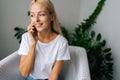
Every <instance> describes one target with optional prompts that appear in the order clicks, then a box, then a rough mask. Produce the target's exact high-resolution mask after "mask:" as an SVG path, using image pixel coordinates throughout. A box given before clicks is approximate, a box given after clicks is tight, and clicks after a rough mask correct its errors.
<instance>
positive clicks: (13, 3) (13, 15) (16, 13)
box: [0, 0, 29, 59]
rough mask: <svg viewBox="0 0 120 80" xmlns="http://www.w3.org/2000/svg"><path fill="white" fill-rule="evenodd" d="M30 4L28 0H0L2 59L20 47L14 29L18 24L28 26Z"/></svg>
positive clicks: (0, 54) (0, 47)
mask: <svg viewBox="0 0 120 80" xmlns="http://www.w3.org/2000/svg"><path fill="white" fill-rule="evenodd" d="M28 4H29V1H28V0H24V1H23V0H0V59H2V58H4V57H5V56H7V55H9V54H10V53H12V52H14V51H15V50H17V49H18V47H19V44H18V41H17V40H16V38H15V37H14V34H15V31H14V30H13V29H14V27H16V26H22V27H26V25H27V23H28V22H29V21H28V16H27V11H28V8H29V7H28ZM23 5H24V6H23Z"/></svg>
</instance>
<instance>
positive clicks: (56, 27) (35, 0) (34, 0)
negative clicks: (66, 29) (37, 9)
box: [30, 0, 62, 35]
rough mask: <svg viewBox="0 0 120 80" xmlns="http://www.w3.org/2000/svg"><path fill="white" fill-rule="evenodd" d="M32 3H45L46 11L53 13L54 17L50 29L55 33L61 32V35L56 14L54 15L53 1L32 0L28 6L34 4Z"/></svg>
mask: <svg viewBox="0 0 120 80" xmlns="http://www.w3.org/2000/svg"><path fill="white" fill-rule="evenodd" d="M34 3H42V4H44V5H45V7H46V8H47V10H48V12H49V13H50V14H51V15H52V14H53V15H54V19H53V22H52V31H53V32H55V33H57V34H61V35H62V31H61V29H60V25H59V23H58V19H57V15H56V11H55V8H54V5H53V3H52V2H51V1H50V0H32V1H31V4H30V7H31V6H32V5H33V4H34Z"/></svg>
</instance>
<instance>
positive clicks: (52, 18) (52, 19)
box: [51, 13, 55, 21]
mask: <svg viewBox="0 0 120 80" xmlns="http://www.w3.org/2000/svg"><path fill="white" fill-rule="evenodd" d="M54 19H55V14H54V13H53V14H51V21H54Z"/></svg>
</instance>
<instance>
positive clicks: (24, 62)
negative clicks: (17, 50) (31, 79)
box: [19, 44, 36, 78]
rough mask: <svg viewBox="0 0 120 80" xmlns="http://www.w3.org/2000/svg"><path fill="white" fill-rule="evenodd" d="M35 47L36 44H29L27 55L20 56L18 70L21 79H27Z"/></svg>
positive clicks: (32, 63)
mask: <svg viewBox="0 0 120 80" xmlns="http://www.w3.org/2000/svg"><path fill="white" fill-rule="evenodd" d="M35 46H36V44H31V45H30V48H29V52H28V55H21V59H20V65H19V70H20V72H21V74H22V76H23V77H25V78H26V77H28V76H29V74H30V72H31V70H32V68H33V65H34V60H35Z"/></svg>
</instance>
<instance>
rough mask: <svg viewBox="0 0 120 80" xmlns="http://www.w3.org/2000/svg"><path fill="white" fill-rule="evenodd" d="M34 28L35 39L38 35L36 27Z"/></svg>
mask: <svg viewBox="0 0 120 80" xmlns="http://www.w3.org/2000/svg"><path fill="white" fill-rule="evenodd" d="M33 27H34V29H33V30H34V33H33V36H34V37H35V36H36V35H37V29H36V28H35V26H33Z"/></svg>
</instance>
